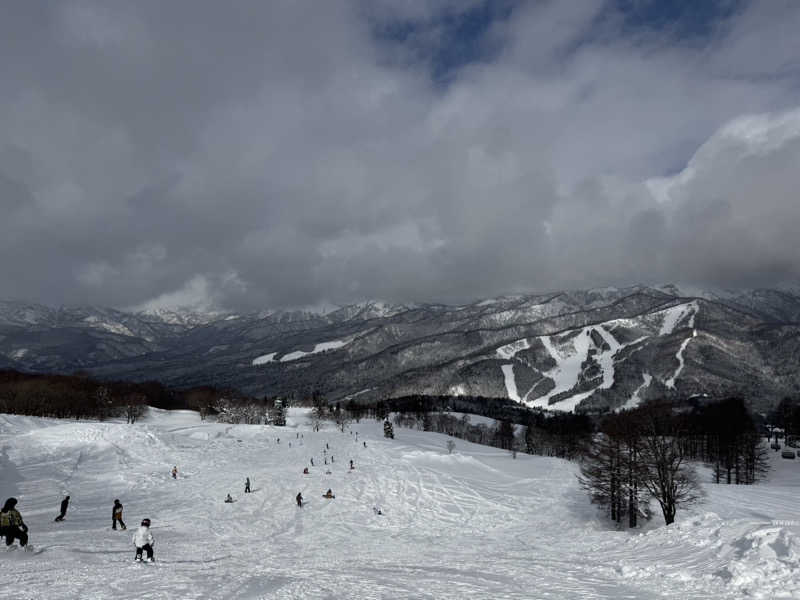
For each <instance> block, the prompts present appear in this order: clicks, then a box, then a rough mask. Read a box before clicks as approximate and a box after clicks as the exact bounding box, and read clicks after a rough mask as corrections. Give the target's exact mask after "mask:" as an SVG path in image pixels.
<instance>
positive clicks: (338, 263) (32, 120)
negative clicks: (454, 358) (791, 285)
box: [0, 1, 800, 308]
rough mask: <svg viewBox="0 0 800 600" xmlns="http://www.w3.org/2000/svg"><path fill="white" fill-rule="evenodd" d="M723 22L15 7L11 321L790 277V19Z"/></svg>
mask: <svg viewBox="0 0 800 600" xmlns="http://www.w3.org/2000/svg"><path fill="white" fill-rule="evenodd" d="M723 4H725V6H724V8H725V10H720V11H711V12H708V13H704V17H703V19H704V22H703V23H702V26H701V27H691V26H689V25H691V24H687V23H683V24H682V26H675V27H664V26H662V23H661V22H660V21H659V19H661V20H664V16H663V15H660V13H659V15H657V17H658V18H656V17H653V19H651V20H650V21H648V22H642V23H641V26H640V27H637V26H636V19H633V20H632V19H631V16H630V14H629V13H628V12H626V10H625V7H624V5H625V3H621V4H620V3H611V2H599V1H598V2H575V3H573V2H558V3H556V2H531V3H514V2H503V3H500V4H498V5H496V6H501V9H488V8H487V4H486V3H485V2H480V1H476V2H423V1H420V2H413V3H398V2H363V3H361V2H341V3H337V2H313V3H312V2H289V1H286V2H270V3H260V2H253V3H245V2H237V3H233V4H226V3H219V2H186V3H184V2H167V3H163V2H137V3H121V2H120V3H116V2H90V1H77V2H75V1H73V2H69V1H65V2H54V3H46V2H33V3H32V2H16V3H11V4H9V5H8V6H6V8H5V11H4V12H5V15H4V18H3V19H2V20H0V55H1V56H3V57H4V60H2V61H0V210H1V211H2V214H3V218H2V220H0V253H1V254H0V296H2V297H16V298H26V299H34V300H39V301H43V302H46V303H50V304H58V303H62V302H65V303H87V302H90V303H95V304H110V305H115V306H135V305H143V304H145V303H148V302H150V303H151V304H153V303H155V304H173V305H177V304H184V305H194V306H203V305H217V306H223V307H231V308H254V307H265V306H270V307H272V306H302V305H314V304H319V303H322V302H346V301H349V300H355V299H361V298H368V297H377V298H384V299H388V300H401V301H402V300H423V301H424V300H458V299H466V298H471V297H480V296H490V295H495V294H499V293H503V292H508V291H517V290H530V289H552V288H557V287H561V286H586V285H595V284H601V285H604V284H610V283H630V282H639V281H641V282H651V281H667V280H679V281H693V282H697V283H704V282H707V283H714V284H725V285H755V284H770V283H775V282H777V281H782V280H785V279H792V278H794V279H796V278H797V277H798V276H800V265H798V261H797V260H796V258H795V257H796V256H798V250H800V248H798V243H797V241H796V239H797V236H796V235H795V233H794V232H796V231H797V230H800V203H798V202H797V201H796V196H795V195H794V191H795V190H796V189H797V184H798V183H799V182H798V177H799V176H798V175H797V172H796V171H797V169H796V165H797V164H798V159H800V112H797V110H796V109H797V102H798V101H797V97H798V96H797V91H798V89H799V88H800V63H798V60H797V57H798V56H800V42H798V36H796V34H795V33H796V30H797V27H798V26H800V5H798V4H797V3H794V2H778V1H775V2H764V3H758V2H752V3H738V2H737V3H723ZM637 18H638V17H637ZM681 18H688V17H681ZM640 20H641V18H640ZM687 31H690V32H692V37H691V39H690V40H688V39H686V38H685V37H683V36H685V35H687V34H686V32H687ZM698 32H699V33H698ZM459 47H461V48H464V49H465V50H464V52H455V53H454V51H453V48H459ZM466 49H469V51H467V50H466ZM748 115H761V116H748ZM676 169H677V171H678V172H677V173H676ZM665 175H669V176H668V177H665Z"/></svg>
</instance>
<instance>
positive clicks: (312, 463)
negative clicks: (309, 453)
mask: <svg viewBox="0 0 800 600" xmlns="http://www.w3.org/2000/svg"><path fill="white" fill-rule="evenodd" d="M311 466H312V467H313V466H314V459H313V458H312V459H311Z"/></svg>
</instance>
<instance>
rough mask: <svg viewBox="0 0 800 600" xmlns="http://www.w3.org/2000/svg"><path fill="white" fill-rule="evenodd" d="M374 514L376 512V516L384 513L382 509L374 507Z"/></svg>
mask: <svg viewBox="0 0 800 600" xmlns="http://www.w3.org/2000/svg"><path fill="white" fill-rule="evenodd" d="M372 512H374V513H375V514H376V515H382V514H383V511H382V510H381V509H380V508H378V507H377V506H373V507H372Z"/></svg>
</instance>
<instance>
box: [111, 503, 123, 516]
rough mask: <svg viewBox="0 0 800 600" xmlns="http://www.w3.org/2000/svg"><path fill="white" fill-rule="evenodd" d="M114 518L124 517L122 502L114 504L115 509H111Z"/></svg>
mask: <svg viewBox="0 0 800 600" xmlns="http://www.w3.org/2000/svg"><path fill="white" fill-rule="evenodd" d="M111 516H112V517H121V516H122V502H114V508H112V509H111Z"/></svg>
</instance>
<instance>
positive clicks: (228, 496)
mask: <svg viewBox="0 0 800 600" xmlns="http://www.w3.org/2000/svg"><path fill="white" fill-rule="evenodd" d="M225 502H227V503H228V504H230V503H231V502H233V498H231V495H230V494H228V495H227V496H225Z"/></svg>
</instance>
